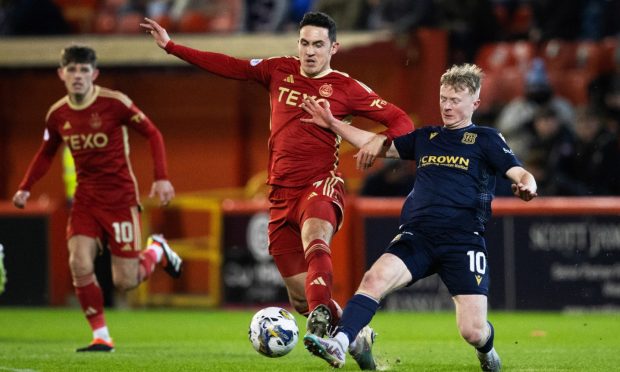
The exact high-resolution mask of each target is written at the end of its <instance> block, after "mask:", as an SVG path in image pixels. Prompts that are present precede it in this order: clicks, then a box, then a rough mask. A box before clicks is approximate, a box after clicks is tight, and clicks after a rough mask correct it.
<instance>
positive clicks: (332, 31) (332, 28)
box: [299, 12, 336, 43]
mask: <svg viewBox="0 0 620 372" xmlns="http://www.w3.org/2000/svg"><path fill="white" fill-rule="evenodd" d="M304 26H316V27H322V28H326V29H327V35H328V36H329V41H331V42H332V43H333V42H335V41H336V22H334V20H333V19H332V17H330V16H328V15H327V14H325V13H323V12H308V13H306V14H304V17H303V18H302V19H301V22H299V29H300V30H301V29H302V27H304Z"/></svg>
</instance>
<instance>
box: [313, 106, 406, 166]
mask: <svg viewBox="0 0 620 372" xmlns="http://www.w3.org/2000/svg"><path fill="white" fill-rule="evenodd" d="M301 107H302V108H303V109H304V110H305V111H306V112H307V113H308V114H310V115H311V116H312V118H309V119H306V118H302V119H301V121H303V122H305V123H313V124H316V125H318V126H319V127H322V128H326V129H330V130H332V131H333V132H334V133H336V134H338V135H339V136H341V137H342V138H344V139H345V140H347V141H349V142H350V143H351V144H352V145H353V146H355V147H357V148H358V149H361V150H360V151H359V152H358V153H357V154H356V155H355V158H356V163H357V168H358V169H367V168H369V167H370V166H371V165H372V163H373V161H374V160H375V158H376V157H386V156H387V157H394V158H398V157H399V156H398V152H397V151H396V149H395V148H394V145H393V144H392V145H391V146H389V147H387V146H385V145H384V144H385V141H386V140H387V136H385V135H383V134H375V133H373V132H369V131H366V130H363V129H360V128H356V127H354V126H352V125H349V124H347V123H345V122H343V121H341V120H338V119H336V118H335V117H334V116H333V115H332V112H331V110H330V109H329V102H328V101H321V102H318V101H316V100H315V99H314V98H312V97H307V98H306V99H304V102H303V103H302V104H301ZM373 147H380V149H378V150H377V151H372V150H368V148H373Z"/></svg>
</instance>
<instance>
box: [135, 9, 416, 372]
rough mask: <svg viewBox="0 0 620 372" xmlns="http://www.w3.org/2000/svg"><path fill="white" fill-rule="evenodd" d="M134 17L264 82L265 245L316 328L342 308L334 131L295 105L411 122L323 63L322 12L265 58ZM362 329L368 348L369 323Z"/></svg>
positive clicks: (222, 68) (207, 63)
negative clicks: (316, 103)
mask: <svg viewBox="0 0 620 372" xmlns="http://www.w3.org/2000/svg"><path fill="white" fill-rule="evenodd" d="M141 26H142V27H143V28H144V29H145V30H146V31H147V33H150V34H151V35H152V36H153V37H154V39H155V41H156V43H157V45H158V46H160V47H161V48H163V49H165V50H166V52H168V53H170V54H173V55H175V56H177V57H178V58H181V59H183V60H185V61H187V62H189V63H191V64H194V65H196V66H198V67H200V68H202V69H204V70H207V71H209V72H211V73H214V74H217V75H220V76H223V77H226V78H232V79H239V80H254V81H256V82H258V83H260V84H261V85H263V86H264V87H265V88H266V89H267V90H268V91H269V94H270V101H271V136H270V138H269V165H268V181H267V183H268V184H269V185H270V186H271V190H270V193H269V201H270V203H271V206H270V221H269V228H268V229H269V252H270V254H271V255H272V256H273V259H274V262H275V264H276V266H277V267H278V270H279V271H280V274H281V275H282V277H283V279H284V283H285V285H286V287H287V290H288V294H289V299H290V302H291V304H292V305H293V306H294V307H295V309H296V310H297V311H298V312H299V313H301V314H309V317H308V326H307V328H308V332H310V333H313V334H316V335H319V336H320V337H323V336H324V335H325V334H326V332H327V328H328V326H329V323H330V322H331V323H332V324H335V322H337V320H338V319H337V318H338V317H339V312H340V311H341V310H340V309H339V306H338V304H336V302H335V301H334V300H333V299H332V262H331V252H330V243H331V240H332V237H333V235H334V233H335V232H336V231H337V229H338V227H339V226H340V225H341V223H342V219H343V217H344V205H343V198H344V184H343V180H342V178H341V177H340V175H339V173H338V172H337V165H338V156H339V155H338V147H339V143H340V138H339V137H338V136H336V135H335V134H334V133H332V132H331V131H328V130H324V129H322V128H319V127H317V126H315V125H308V124H306V123H302V122H301V121H300V119H301V118H302V117H308V115H307V114H306V113H305V112H304V111H303V110H302V109H301V107H300V105H301V103H302V101H303V99H304V98H305V97H307V96H312V97H315V98H316V99H318V100H321V101H323V100H325V101H328V102H329V103H330V107H331V109H332V111H333V112H334V116H336V117H338V118H341V119H343V118H345V117H347V116H349V115H360V116H364V117H366V118H369V119H372V120H375V121H378V122H380V123H382V124H384V125H385V126H387V127H388V130H387V131H386V132H384V133H383V134H385V135H386V136H387V137H388V138H393V137H394V136H398V135H402V134H405V133H408V132H410V131H412V130H413V123H412V122H411V120H410V119H409V117H408V116H407V115H406V114H405V113H404V112H403V111H402V110H401V109H399V108H397V107H396V106H394V105H392V104H390V103H388V102H386V101H384V100H382V99H381V98H380V97H379V96H378V95H377V94H375V93H374V92H373V91H372V90H371V89H370V88H368V87H367V86H365V85H364V84H362V83H360V82H358V81H356V80H355V79H352V78H351V77H349V76H348V75H347V74H345V73H342V72H339V71H335V70H332V69H331V68H330V60H331V57H332V55H334V54H335V53H336V52H337V51H338V47H339V44H338V43H337V42H336V24H335V23H334V21H333V20H332V19H331V18H330V17H329V16H327V15H326V14H323V13H307V14H306V15H305V16H304V17H303V19H302V21H301V22H300V25H299V26H300V27H299V40H298V51H299V55H298V57H274V58H269V59H264V60H261V59H253V60H242V59H237V58H233V57H230V56H227V55H223V54H219V53H212V52H207V51H199V50H195V49H191V48H188V47H185V46H182V45H178V44H175V43H174V42H173V41H171V40H170V37H169V36H168V33H167V32H166V30H165V29H164V28H162V27H161V26H160V25H159V24H157V23H156V22H155V21H153V20H151V19H148V18H147V19H145V22H144V23H142V24H141ZM384 140H385V137H383V136H380V137H377V138H373V140H371V141H369V143H368V144H366V145H365V146H364V148H363V149H362V151H363V152H366V153H367V154H368V155H369V156H370V157H372V156H374V155H376V154H378V153H379V151H380V150H381V148H382V146H383V143H384ZM360 334H361V333H360ZM364 334H365V335H366V340H367V344H368V347H367V349H369V347H370V345H371V344H372V338H373V335H372V331H371V330H369V331H368V332H365V333H364ZM361 344H363V343H360V345H361ZM368 351H369V350H368ZM366 367H368V366H366ZM363 368H364V367H363Z"/></svg>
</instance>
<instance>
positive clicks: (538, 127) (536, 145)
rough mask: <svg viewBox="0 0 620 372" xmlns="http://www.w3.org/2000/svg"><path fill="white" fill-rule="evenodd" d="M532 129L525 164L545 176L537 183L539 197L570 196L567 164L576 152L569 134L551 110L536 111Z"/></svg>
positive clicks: (547, 108)
mask: <svg viewBox="0 0 620 372" xmlns="http://www.w3.org/2000/svg"><path fill="white" fill-rule="evenodd" d="M532 127H533V129H534V138H533V140H532V144H531V146H530V147H529V149H528V151H527V153H526V154H527V156H526V162H532V163H534V165H535V166H536V164H538V166H539V167H540V168H541V172H542V173H543V174H544V175H543V177H542V179H541V180H540V181H539V194H541V195H547V196H554V195H571V183H572V180H571V176H570V175H571V172H570V166H571V162H570V160H571V159H572V158H573V156H574V152H575V137H574V135H573V133H572V131H571V130H570V129H569V128H568V125H567V124H566V122H564V121H563V120H562V118H561V117H560V115H559V114H558V113H557V112H556V111H555V109H553V108H552V107H550V106H542V107H541V108H539V109H538V110H537V111H536V114H535V115H534V121H533V122H532ZM532 159H535V161H532ZM529 165H530V164H528V166H529ZM537 180H538V179H537ZM541 182H542V183H541Z"/></svg>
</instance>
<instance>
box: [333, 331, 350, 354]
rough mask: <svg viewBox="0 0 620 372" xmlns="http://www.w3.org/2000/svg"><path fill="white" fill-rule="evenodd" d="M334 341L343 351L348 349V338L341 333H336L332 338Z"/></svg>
mask: <svg viewBox="0 0 620 372" xmlns="http://www.w3.org/2000/svg"><path fill="white" fill-rule="evenodd" d="M334 340H336V341H337V342H338V343H339V344H340V345H341V346H342V348H343V349H344V350H348V349H349V338H348V337H347V335H346V334H344V333H342V332H338V333H337V334H336V335H335V336H334Z"/></svg>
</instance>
